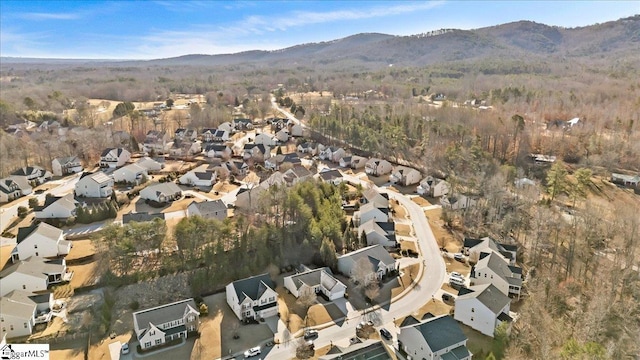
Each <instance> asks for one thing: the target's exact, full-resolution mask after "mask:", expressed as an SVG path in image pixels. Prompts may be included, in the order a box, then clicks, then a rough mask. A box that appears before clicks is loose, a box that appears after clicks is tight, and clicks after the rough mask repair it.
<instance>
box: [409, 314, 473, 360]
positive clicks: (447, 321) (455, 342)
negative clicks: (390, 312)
mask: <svg viewBox="0 0 640 360" xmlns="http://www.w3.org/2000/svg"><path fill="white" fill-rule="evenodd" d="M398 348H399V349H400V350H402V351H404V353H405V354H407V355H408V356H410V357H411V359H430V360H431V359H433V360H449V359H451V360H471V357H472V356H473V355H472V354H471V352H469V349H467V337H466V336H465V335H464V333H463V332H462V329H460V326H459V325H458V323H457V322H456V321H455V320H454V319H453V318H452V317H451V316H449V315H442V316H439V317H433V318H430V319H427V320H426V321H423V322H419V323H417V324H411V325H407V326H402V327H400V333H399V334H398Z"/></svg>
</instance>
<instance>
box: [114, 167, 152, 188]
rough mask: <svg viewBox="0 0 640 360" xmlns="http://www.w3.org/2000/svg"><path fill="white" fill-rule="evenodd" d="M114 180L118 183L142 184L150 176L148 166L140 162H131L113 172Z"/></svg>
mask: <svg viewBox="0 0 640 360" xmlns="http://www.w3.org/2000/svg"><path fill="white" fill-rule="evenodd" d="M111 175H112V176H113V181H115V182H117V183H128V184H136V185H138V184H141V183H143V182H144V180H145V179H146V178H147V177H148V176H149V173H148V170H147V168H145V167H143V166H140V165H139V164H138V163H135V164H129V165H127V166H123V167H121V168H119V169H117V170H115V171H114V172H113V173H112V174H111Z"/></svg>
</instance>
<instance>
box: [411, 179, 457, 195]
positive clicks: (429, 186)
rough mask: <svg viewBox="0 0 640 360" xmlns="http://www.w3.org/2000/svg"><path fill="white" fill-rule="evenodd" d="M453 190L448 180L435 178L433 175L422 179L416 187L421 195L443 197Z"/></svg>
mask: <svg viewBox="0 0 640 360" xmlns="http://www.w3.org/2000/svg"><path fill="white" fill-rule="evenodd" d="M450 190H451V186H450V185H449V183H448V182H446V181H444V180H442V179H437V178H434V177H433V176H427V177H426V178H424V179H422V181H420V185H418V187H417V188H416V192H417V193H418V194H420V195H425V196H430V197H441V196H444V195H447V194H448V193H449V191H450Z"/></svg>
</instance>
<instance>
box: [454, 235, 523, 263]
mask: <svg viewBox="0 0 640 360" xmlns="http://www.w3.org/2000/svg"><path fill="white" fill-rule="evenodd" d="M483 252H494V253H496V254H498V255H499V256H500V257H502V258H503V259H504V260H505V261H506V262H508V263H509V265H515V264H516V256H517V253H518V247H517V246H516V245H509V244H502V243H499V242H496V241H495V240H493V239H492V238H490V237H488V236H487V237H483V238H482V239H474V238H467V237H466V238H464V243H463V245H462V253H463V254H465V255H467V256H468V257H469V262H473V263H477V262H478V260H479V259H480V253H483Z"/></svg>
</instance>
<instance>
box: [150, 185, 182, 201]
mask: <svg viewBox="0 0 640 360" xmlns="http://www.w3.org/2000/svg"><path fill="white" fill-rule="evenodd" d="M181 197H182V189H180V187H178V185H176V184H174V183H172V182H165V183H155V184H151V185H149V186H147V187H146V188H144V189H142V190H140V198H141V199H146V200H152V201H155V202H158V203H166V202H171V201H174V200H177V199H180V198H181Z"/></svg>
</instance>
